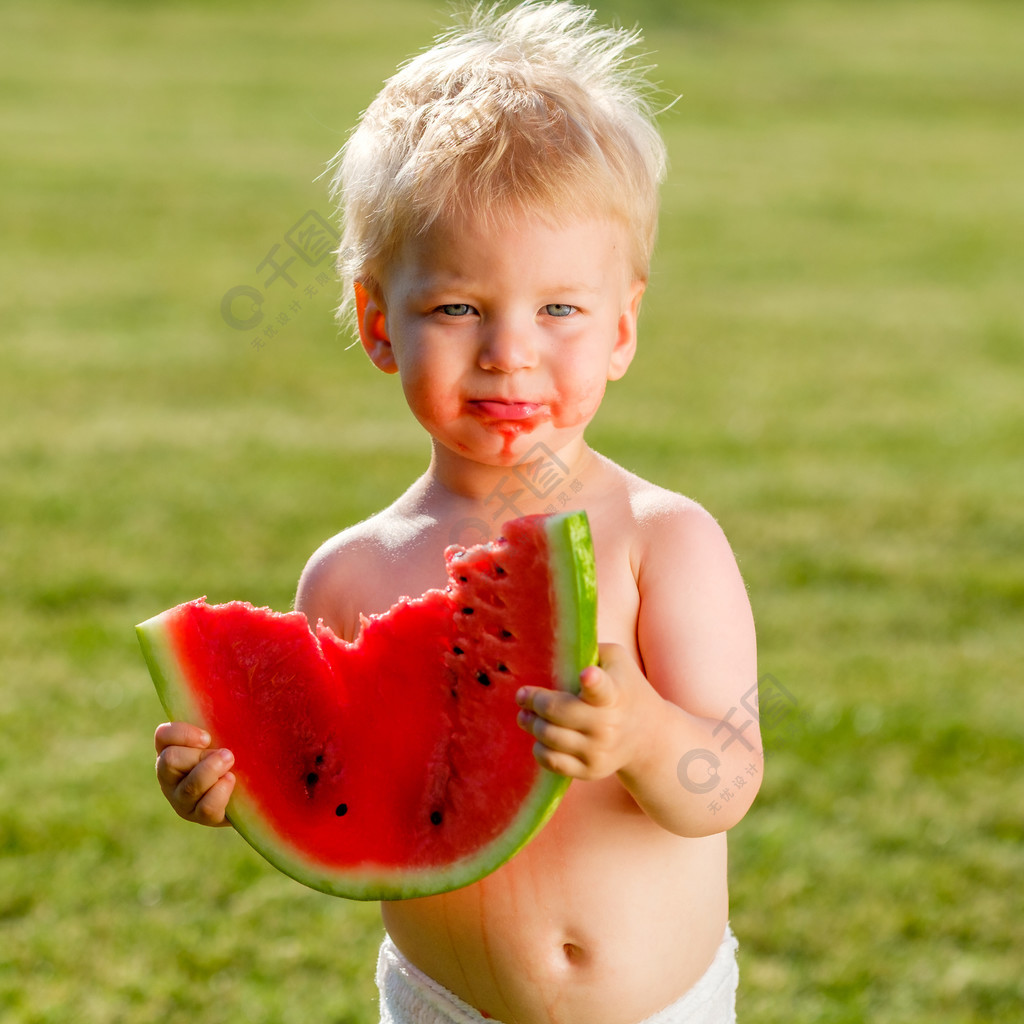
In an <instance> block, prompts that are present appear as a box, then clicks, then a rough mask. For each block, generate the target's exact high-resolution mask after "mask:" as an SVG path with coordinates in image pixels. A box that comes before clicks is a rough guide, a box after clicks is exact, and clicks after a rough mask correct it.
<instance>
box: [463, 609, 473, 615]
mask: <svg viewBox="0 0 1024 1024" xmlns="http://www.w3.org/2000/svg"><path fill="white" fill-rule="evenodd" d="M462 614H463V615H472V614H473V609H472V608H463V609H462Z"/></svg>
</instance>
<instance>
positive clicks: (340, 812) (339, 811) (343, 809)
mask: <svg viewBox="0 0 1024 1024" xmlns="http://www.w3.org/2000/svg"><path fill="white" fill-rule="evenodd" d="M334 813H335V814H336V815H337V816H338V817H339V818H344V817H345V815H346V814H348V804H338V806H337V807H335V808H334Z"/></svg>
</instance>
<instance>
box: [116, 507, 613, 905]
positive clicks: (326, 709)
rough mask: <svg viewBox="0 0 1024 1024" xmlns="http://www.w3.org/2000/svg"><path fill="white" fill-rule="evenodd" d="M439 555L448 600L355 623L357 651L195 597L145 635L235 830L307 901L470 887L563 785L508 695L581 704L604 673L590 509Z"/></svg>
mask: <svg viewBox="0 0 1024 1024" xmlns="http://www.w3.org/2000/svg"><path fill="white" fill-rule="evenodd" d="M445 560H446V562H447V568H448V577H449V582H448V585H447V586H446V587H445V588H444V589H443V590H428V591H427V592H426V593H425V594H423V595H422V596H421V597H417V598H414V599H409V598H405V599H403V600H401V601H399V603H398V604H396V605H395V606H394V607H393V608H392V609H391V610H390V611H389V612H387V613H385V614H382V615H374V616H371V617H370V618H364V619H363V621H362V628H361V630H360V633H359V636H358V637H357V638H356V640H355V642H353V643H347V642H346V641H344V640H341V639H339V638H338V637H337V636H335V634H334V633H332V632H331V630H330V629H328V628H327V627H326V626H324V625H323V624H322V623H320V624H319V625H318V628H317V630H316V632H315V633H313V632H311V631H310V629H309V626H308V624H307V622H306V619H305V617H304V616H303V615H302V614H301V613H300V612H290V613H287V614H280V613H277V612H273V611H271V610H269V609H266V608H254V607H252V606H251V605H249V604H245V603H242V602H237V601H236V602H232V603H230V604H223V605H209V604H207V603H206V601H205V599H202V598H201V599H199V600H196V601H191V602H189V603H187V604H182V605H178V606H177V607H176V608H171V609H169V610H168V611H165V612H163V613H162V614H160V615H157V616H155V617H154V618H151V619H149V620H147V621H146V622H143V623H141V624H140V625H139V626H137V627H136V629H137V631H138V635H139V639H140V642H141V644H142V650H143V653H144V655H145V657H146V661H147V662H148V664H149V669H150V673H151V674H152V676H153V680H154V682H155V684H156V688H157V692H158V694H159V696H160V700H161V702H162V703H163V706H164V708H165V710H166V711H167V713H168V714H169V715H170V716H171V717H172V718H174V719H178V720H184V721H190V722H193V723H195V724H196V725H201V726H202V727H204V728H205V729H207V731H209V733H210V734H211V736H212V737H213V743H214V745H215V746H218V747H221V746H223V747H227V748H229V749H230V750H232V751H233V752H234V754H235V766H234V769H233V770H234V772H235V775H236V777H237V782H236V785H235V790H234V793H233V795H232V798H231V801H230V803H229V805H228V815H229V817H230V819H231V822H232V824H234V826H235V828H236V829H237V830H238V831H239V832H240V833H241V834H242V835H243V836H244V837H245V838H246V839H247V840H248V841H249V843H250V844H251V845H252V846H253V847H255V849H256V850H257V851H258V852H259V853H261V854H262V855H263V856H264V857H266V858H267V860H269V861H270V862H271V863H272V864H274V865H275V866H276V867H277V868H279V869H280V870H282V871H284V872H285V873H286V874H289V875H291V876H292V877H293V878H295V879H297V880H298V881H300V882H302V883H304V884H305V885H308V886H311V887H313V888H314V889H319V890H321V891H323V892H327V893H331V894H333V895H337V896H345V897H348V898H352V899H405V898H409V897H414V896H426V895H430V894H433V893H438V892H444V891H446V890H449V889H455V888H458V887H460V886H463V885H466V884H468V883H470V882H473V881H475V880H477V879H478V878H481V877H483V876H484V875H485V874H487V873H489V872H490V871H493V870H494V869H495V868H496V867H498V866H499V865H500V864H502V863H504V862H505V861H506V860H508V859H509V858H510V857H511V856H512V855H513V854H514V853H515V852H516V851H517V850H518V849H520V848H521V847H522V846H523V845H524V844H525V843H526V842H527V841H528V840H529V839H530V837H531V836H533V835H534V833H536V831H537V830H538V829H539V828H540V827H541V825H542V824H543V823H544V822H545V821H546V820H547V818H548V816H549V815H550V814H551V812H552V811H553V810H554V808H555V805H556V804H557V803H558V800H559V799H560V798H561V796H562V794H563V793H564V791H565V789H566V787H567V786H568V780H567V779H565V778H562V777H560V776H557V775H554V774H552V773H551V772H548V771H546V770H544V769H543V768H541V767H540V766H539V765H538V764H537V763H536V761H535V760H534V758H533V754H532V746H533V740H532V738H531V737H530V736H529V735H528V734H527V733H525V732H523V730H522V729H520V728H519V727H518V726H517V724H516V713H517V710H518V709H517V706H516V703H515V693H516V690H517V689H518V688H519V687H520V686H523V685H533V686H548V687H560V688H563V689H566V690H572V691H575V690H576V689H578V686H579V674H580V672H581V671H582V669H583V668H584V667H586V666H587V665H589V664H593V663H594V662H595V661H596V660H597V635H596V594H597V589H596V578H595V571H594V556H593V549H592V546H591V541H590V528H589V525H588V523H587V518H586V515H585V513H582V512H575V513H568V514H564V515H555V516H527V517H525V518H522V519H516V520H513V521H511V522H510V523H508V524H507V525H506V527H505V531H504V536H503V537H501V538H499V539H498V540H496V541H493V542H491V543H488V544H482V545H477V546H476V547H471V548H468V549H467V548H461V547H452V548H449V549H448V550H447V551H446V552H445Z"/></svg>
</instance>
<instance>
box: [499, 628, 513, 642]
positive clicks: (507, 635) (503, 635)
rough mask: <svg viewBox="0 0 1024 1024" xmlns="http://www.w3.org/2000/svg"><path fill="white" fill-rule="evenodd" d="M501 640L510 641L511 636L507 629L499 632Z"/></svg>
mask: <svg viewBox="0 0 1024 1024" xmlns="http://www.w3.org/2000/svg"><path fill="white" fill-rule="evenodd" d="M501 639H502V640H511V639H512V634H511V633H510V632H509V631H508V630H507V629H503V630H502V631H501Z"/></svg>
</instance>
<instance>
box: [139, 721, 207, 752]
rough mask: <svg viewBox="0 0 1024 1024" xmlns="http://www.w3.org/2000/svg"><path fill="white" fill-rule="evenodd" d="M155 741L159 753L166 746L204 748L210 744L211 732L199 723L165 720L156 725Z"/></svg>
mask: <svg viewBox="0 0 1024 1024" xmlns="http://www.w3.org/2000/svg"><path fill="white" fill-rule="evenodd" d="M153 743H154V745H155V746H156V752H157V753H158V754H159V753H161V752H162V751H163V750H164V749H165V748H166V747H198V748H199V749H204V748H206V747H208V746H209V745H210V734H209V733H208V732H207V731H206V730H205V729H201V728H199V726H198V725H190V724H189V723H188V722H164V723H163V724H162V725H158V726H157V727H156V732H155V733H154V734H153Z"/></svg>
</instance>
